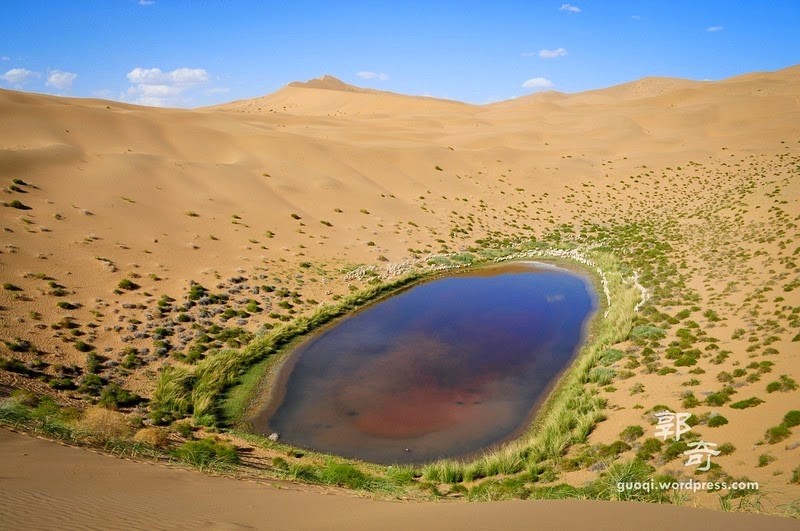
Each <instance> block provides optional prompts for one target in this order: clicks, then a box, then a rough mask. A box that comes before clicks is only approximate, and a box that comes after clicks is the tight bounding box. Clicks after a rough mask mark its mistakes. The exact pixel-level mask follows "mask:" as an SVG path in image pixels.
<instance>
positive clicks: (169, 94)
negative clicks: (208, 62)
mask: <svg viewBox="0 0 800 531" xmlns="http://www.w3.org/2000/svg"><path fill="white" fill-rule="evenodd" d="M125 77H127V78H128V81H130V82H131V86H130V87H129V88H128V90H127V92H126V93H125V96H124V99H130V101H133V102H134V103H139V104H141V105H152V106H156V107H165V106H168V105H178V104H180V103H182V97H181V96H183V94H184V93H185V92H186V91H188V90H190V89H192V88H194V87H197V86H199V85H203V84H205V83H207V82H208V80H209V78H210V76H209V74H208V72H207V71H206V70H205V69H203V68H177V69H175V70H172V71H170V72H164V71H162V70H161V69H160V68H141V67H137V68H134V69H133V70H131V71H130V72H128V73H127V74H126V76H125Z"/></svg>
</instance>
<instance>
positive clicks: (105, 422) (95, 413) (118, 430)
mask: <svg viewBox="0 0 800 531" xmlns="http://www.w3.org/2000/svg"><path fill="white" fill-rule="evenodd" d="M77 427H78V429H79V430H80V431H81V432H83V434H84V435H86V436H87V437H88V438H90V439H95V440H96V441H98V442H107V441H111V440H114V439H125V438H126V437H129V436H130V433H131V428H130V426H128V423H127V422H125V416H124V415H123V414H122V413H119V412H118V411H111V410H110V409H106V408H104V407H100V406H92V407H90V408H88V409H86V411H85V412H84V413H83V417H81V419H80V420H79V421H78V422H77Z"/></svg>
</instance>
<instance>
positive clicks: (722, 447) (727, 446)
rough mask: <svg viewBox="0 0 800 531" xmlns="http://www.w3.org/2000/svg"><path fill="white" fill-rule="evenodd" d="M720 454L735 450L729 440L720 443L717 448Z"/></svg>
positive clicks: (729, 453) (730, 452) (728, 453)
mask: <svg viewBox="0 0 800 531" xmlns="http://www.w3.org/2000/svg"><path fill="white" fill-rule="evenodd" d="M717 450H718V451H719V453H720V455H731V454H732V453H733V452H735V451H736V447H735V446H734V445H732V444H731V443H729V442H726V443H723V444H720V445H719V447H718V448H717Z"/></svg>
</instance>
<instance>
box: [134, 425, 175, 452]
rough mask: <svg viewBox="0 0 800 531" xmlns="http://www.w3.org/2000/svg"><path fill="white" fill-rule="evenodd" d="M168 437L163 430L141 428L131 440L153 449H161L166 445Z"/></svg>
mask: <svg viewBox="0 0 800 531" xmlns="http://www.w3.org/2000/svg"><path fill="white" fill-rule="evenodd" d="M168 435H169V434H168V433H167V430H165V429H164V428H158V427H150V428H142V429H141V430H139V431H137V432H136V434H135V435H134V436H133V440H134V441H136V442H138V443H142V444H146V445H148V446H153V447H155V448H163V447H164V446H166V444H167V439H168Z"/></svg>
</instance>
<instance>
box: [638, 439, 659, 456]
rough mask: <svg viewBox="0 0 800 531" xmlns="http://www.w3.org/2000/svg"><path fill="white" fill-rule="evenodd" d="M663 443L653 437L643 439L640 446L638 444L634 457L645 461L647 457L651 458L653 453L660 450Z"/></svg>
mask: <svg viewBox="0 0 800 531" xmlns="http://www.w3.org/2000/svg"><path fill="white" fill-rule="evenodd" d="M663 445H664V443H663V442H661V441H660V440H659V439H656V438H654V437H651V438H649V439H645V441H644V442H643V443H642V446H640V447H639V450H638V451H637V452H636V457H637V458H639V459H641V460H642V461H647V460H648V459H652V458H653V455H655V454H656V453H657V452H659V451H661V447H662V446H663Z"/></svg>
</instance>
